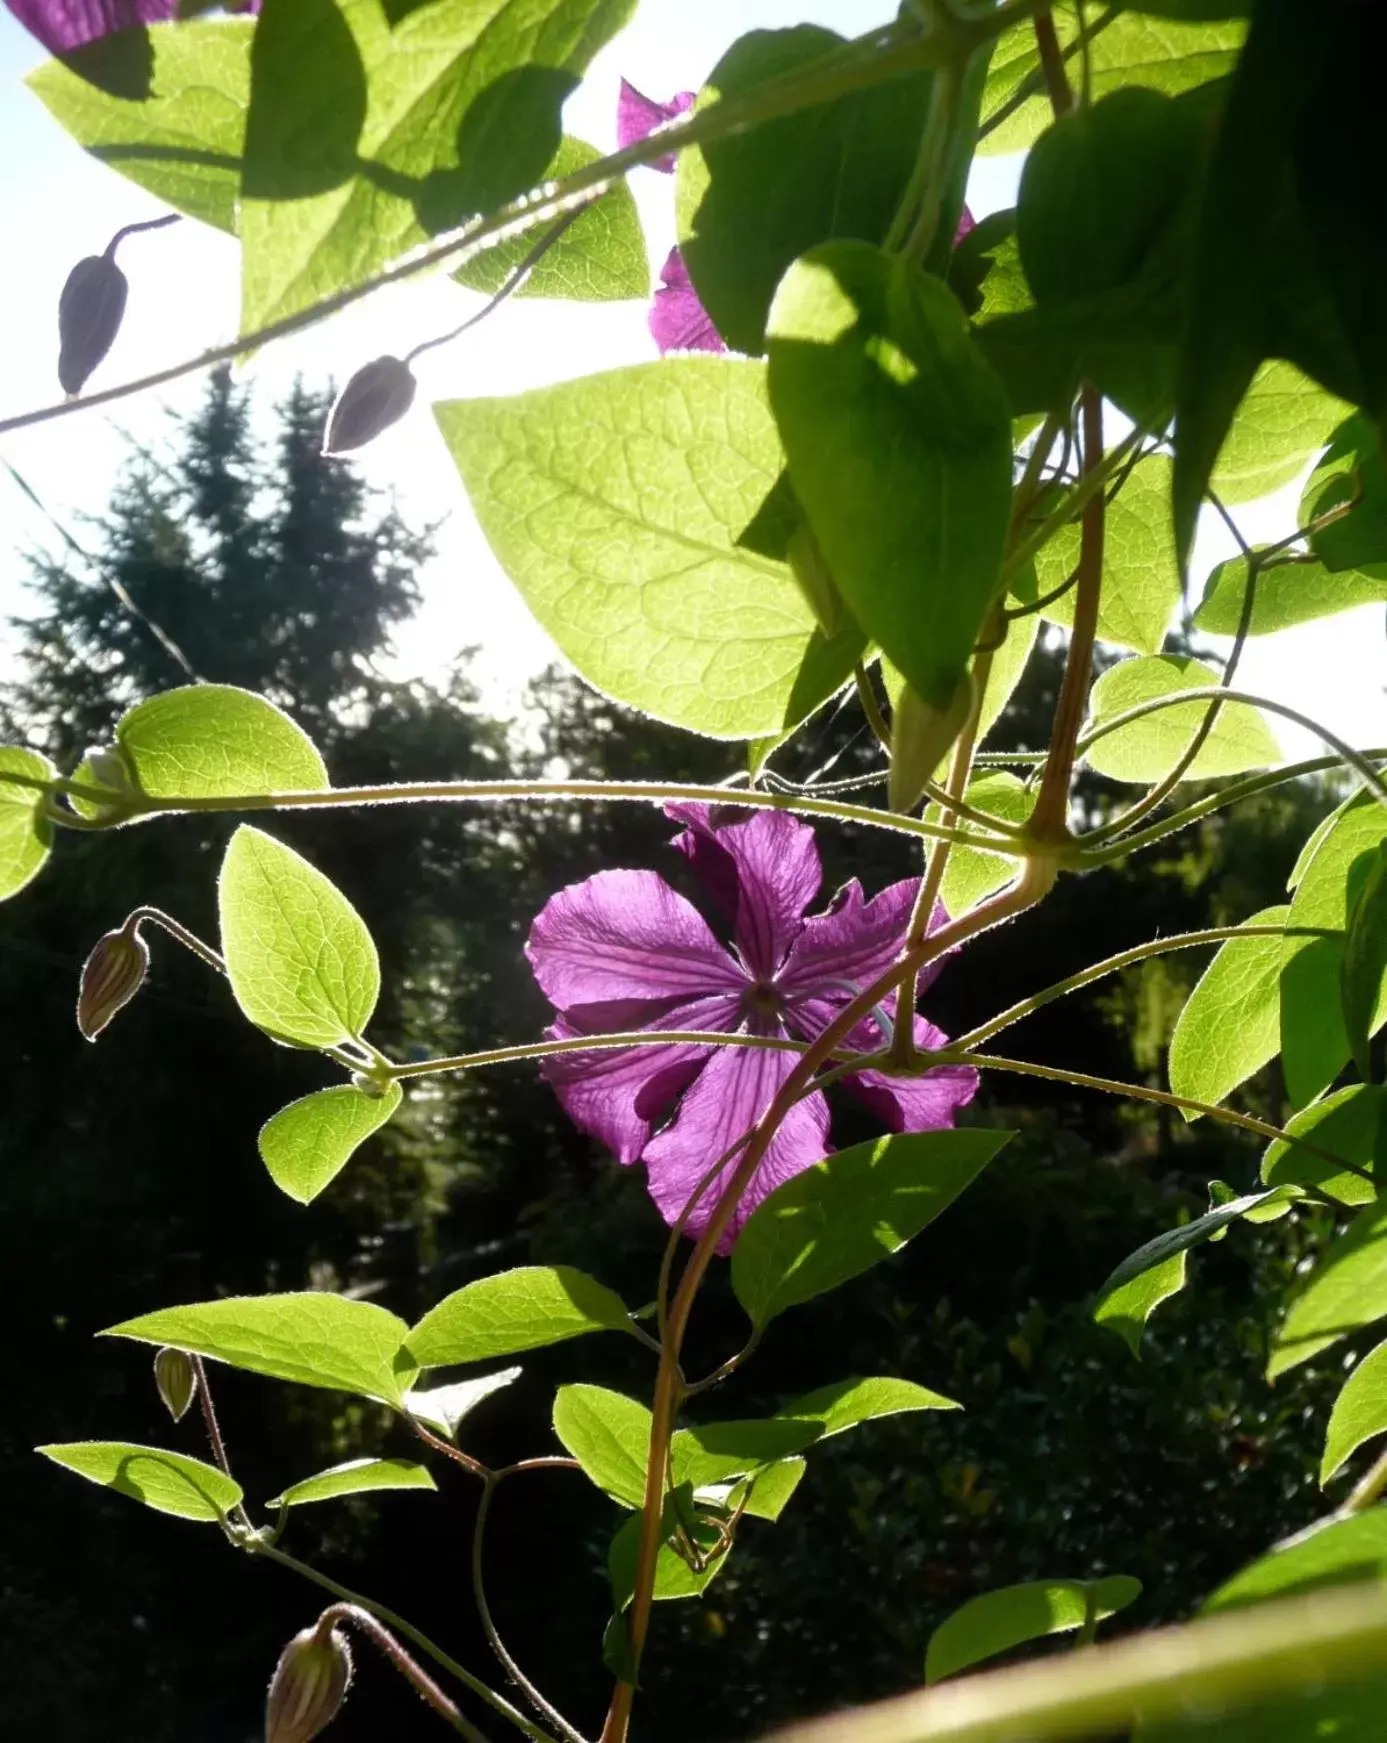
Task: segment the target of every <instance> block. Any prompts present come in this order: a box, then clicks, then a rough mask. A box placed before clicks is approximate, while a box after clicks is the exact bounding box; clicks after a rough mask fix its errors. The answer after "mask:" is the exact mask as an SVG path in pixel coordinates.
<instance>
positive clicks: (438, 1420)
mask: <svg viewBox="0 0 1387 1743" xmlns="http://www.w3.org/2000/svg"><path fill="white" fill-rule="evenodd" d="M520 1373H521V1370H520V1369H519V1368H502V1369H500V1370H499V1372H497V1373H495V1374H483V1375H481V1376H480V1377H479V1378H477V1379H475V1380H458V1381H456V1382H455V1383H454V1384H453V1385H451V1386H432V1387H430V1388H429V1390H428V1391H426V1392H419V1391H415V1390H413V1389H411V1390H410V1391H408V1392H406V1393H405V1397H404V1409H405V1413H406V1414H407V1415H409V1416H417V1417H418V1418H419V1420H420V1421H421V1422H426V1423H428V1425H429V1426H430V1427H431V1428H436V1429H437V1430H438V1432H439V1433H440V1434H443V1435H446V1436H447V1437H448V1439H449V1440H452V1439H454V1438H455V1437H456V1435H457V1431H458V1424H459V1423H460V1422H461V1421H462V1420H463V1419H464V1418H465V1417H467V1416H470V1415H471V1413H472V1412H473V1411H474V1410H475V1409H476V1408H477V1406H478V1405H479V1404H480V1403H482V1401H483V1400H484V1399H487V1398H490V1397H491V1395H492V1393H493V1392H499V1391H500V1390H501V1389H502V1387H504V1386H509V1385H511V1384H512V1382H514V1381H516V1380H518V1379H519V1378H520Z"/></svg>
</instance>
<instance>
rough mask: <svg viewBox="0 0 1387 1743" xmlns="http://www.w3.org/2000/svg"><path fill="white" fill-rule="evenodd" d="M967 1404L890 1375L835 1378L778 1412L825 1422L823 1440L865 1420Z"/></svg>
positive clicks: (960, 1406) (956, 1408)
mask: <svg viewBox="0 0 1387 1743" xmlns="http://www.w3.org/2000/svg"><path fill="white" fill-rule="evenodd" d="M962 1408H963V1406H962V1405H961V1404H957V1403H955V1402H954V1400H953V1399H952V1398H945V1397H944V1396H943V1394H942V1393H939V1392H931V1391H930V1390H929V1388H928V1387H927V1386H917V1385H916V1383H915V1382H914V1381H913V1380H901V1379H896V1378H894V1377H892V1376H889V1375H883V1376H881V1377H880V1378H877V1379H872V1380H834V1381H833V1382H832V1383H831V1384H830V1385H827V1386H820V1387H819V1388H818V1389H817V1390H816V1391H813V1392H806V1393H805V1395H804V1396H803V1397H802V1398H794V1399H791V1401H790V1402H789V1403H788V1404H782V1405H781V1407H780V1409H779V1411H778V1412H777V1415H779V1416H783V1417H787V1418H789V1419H791V1420H793V1421H796V1422H803V1421H812V1422H818V1423H820V1424H822V1433H821V1435H820V1439H822V1440H827V1439H828V1438H829V1436H830V1435H834V1434H842V1433H843V1432H844V1431H845V1430H846V1429H849V1428H856V1427H857V1426H858V1425H859V1424H860V1423H863V1422H876V1421H877V1420H878V1419H879V1418H881V1417H883V1416H900V1415H902V1414H903V1413H905V1412H907V1411H912V1410H961V1409H962Z"/></svg>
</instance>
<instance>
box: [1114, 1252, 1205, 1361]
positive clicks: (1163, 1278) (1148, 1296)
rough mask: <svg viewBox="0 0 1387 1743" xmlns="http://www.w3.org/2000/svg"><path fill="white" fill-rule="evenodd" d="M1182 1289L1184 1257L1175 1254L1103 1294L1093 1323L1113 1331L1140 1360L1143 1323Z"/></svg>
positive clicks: (1144, 1326) (1144, 1328)
mask: <svg viewBox="0 0 1387 1743" xmlns="http://www.w3.org/2000/svg"><path fill="white" fill-rule="evenodd" d="M1184 1287H1185V1255H1184V1252H1183V1251H1178V1252H1175V1253H1172V1254H1171V1256H1170V1258H1168V1259H1165V1260H1162V1262H1161V1263H1160V1264H1159V1265H1153V1266H1151V1267H1150V1269H1149V1270H1145V1271H1141V1272H1138V1274H1137V1275H1136V1276H1135V1277H1132V1278H1131V1279H1129V1281H1128V1282H1126V1283H1123V1284H1120V1285H1119V1286H1118V1287H1117V1288H1116V1289H1113V1290H1111V1291H1109V1292H1108V1293H1107V1294H1105V1295H1104V1296H1103V1299H1102V1300H1101V1301H1100V1302H1099V1304H1098V1306H1097V1307H1095V1308H1094V1310H1093V1317H1094V1320H1095V1322H1096V1323H1097V1324H1098V1325H1105V1326H1107V1328H1108V1330H1109V1331H1115V1332H1116V1333H1117V1335H1118V1336H1119V1337H1120V1338H1121V1339H1122V1341H1123V1343H1125V1344H1126V1346H1127V1348H1128V1349H1129V1350H1130V1351H1131V1352H1132V1354H1133V1355H1134V1356H1135V1357H1136V1358H1137V1359H1138V1360H1140V1359H1141V1334H1142V1332H1144V1331H1145V1330H1146V1322H1147V1320H1148V1319H1150V1317H1151V1315H1152V1314H1153V1313H1154V1312H1155V1311H1156V1309H1157V1308H1158V1307H1159V1306H1160V1305H1161V1303H1162V1302H1163V1301H1169V1300H1170V1298H1171V1296H1172V1295H1178V1294H1179V1293H1180V1291H1181V1290H1182V1289H1183V1288H1184Z"/></svg>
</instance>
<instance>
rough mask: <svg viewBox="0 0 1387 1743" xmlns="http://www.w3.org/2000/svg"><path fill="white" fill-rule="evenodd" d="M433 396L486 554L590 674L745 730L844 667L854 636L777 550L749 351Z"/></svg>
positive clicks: (665, 708)
mask: <svg viewBox="0 0 1387 1743" xmlns="http://www.w3.org/2000/svg"><path fill="white" fill-rule="evenodd" d="M434 411H435V414H436V416H437V418H438V424H439V428H440V429H441V430H442V432H443V437H444V440H445V441H446V442H447V444H448V447H449V448H450V450H451V451H452V455H453V459H454V460H455V461H456V463H457V467H458V471H459V472H460V473H461V474H462V481H463V483H464V485H465V486H466V487H467V492H468V494H469V496H470V497H471V499H472V506H473V508H474V509H475V510H476V514H477V518H478V520H479V521H480V522H481V526H482V531H483V532H484V533H485V534H486V537H487V540H488V542H489V543H490V545H491V548H492V550H493V551H495V553H496V555H497V558H498V559H499V560H500V562H501V565H502V567H503V568H504V569H505V570H506V573H507V574H508V575H509V576H510V578H511V580H512V581H513V582H514V583H515V585H516V587H517V588H518V589H519V591H520V593H521V595H522V596H523V597H524V600H525V603H526V604H527V605H528V606H529V608H530V610H531V611H532V612H533V613H534V614H535V616H536V617H537V618H538V620H539V622H540V623H541V624H542V625H543V626H544V628H545V629H546V630H548V632H549V634H550V635H552V636H553V638H554V640H555V641H556V642H557V643H558V645H559V647H560V648H561V650H562V651H563V653H564V654H565V656H566V657H567V658H568V659H569V660H571V661H572V663H573V665H574V666H576V667H577V669H578V671H579V672H581V673H582V675H583V677H585V678H586V679H587V680H588V682H589V683H591V684H594V685H596V687H597V688H598V689H600V690H603V691H605V692H606V693H607V694H608V695H610V696H613V697H615V698H616V700H617V701H619V702H624V703H626V704H627V705H628V706H630V707H633V708H639V709H642V710H643V711H644V712H646V713H647V714H653V715H655V716H656V717H657V718H658V719H661V720H667V721H669V722H671V723H672V724H674V725H676V726H684V727H687V728H688V729H689V730H690V731H693V732H701V733H706V734H707V735H709V736H710V737H713V738H757V737H760V736H761V735H763V734H769V733H776V732H781V731H783V730H784V729H785V728H786V727H790V726H794V725H797V724H798V722H799V721H801V720H802V719H804V718H805V716H806V715H808V714H810V713H812V712H813V710H814V709H815V708H816V707H818V705H819V704H820V703H821V702H823V701H824V700H825V699H826V698H827V697H829V696H830V695H832V694H833V692H834V691H835V690H836V689H837V688H838V687H839V686H840V685H841V684H842V683H843V682H844V680H845V679H846V678H848V677H849V676H850V675H851V672H852V668H853V664H854V662H855V661H856V659H857V658H858V657H859V656H860V654H861V652H862V641H861V638H860V636H858V635H855V634H851V633H849V634H845V635H844V636H841V637H839V638H837V639H836V640H835V642H833V643H828V642H826V641H825V639H824V637H823V635H822V633H821V632H820V631H819V630H818V628H817V626H816V623H815V619H814V613H813V610H812V608H811V607H810V605H809V603H808V601H807V600H806V599H805V597H804V595H803V594H802V593H801V591H800V589H799V587H798V585H797V584H796V582H795V579H794V576H793V575H792V573H791V571H790V567H789V564H788V562H786V561H785V560H784V559H785V551H786V547H787V545H788V541H789V537H790V534H791V532H792V531H793V527H792V526H790V525H788V524H786V523H785V521H784V517H783V515H781V514H780V513H779V512H778V511H779V506H780V503H781V501H782V498H783V491H778V490H777V483H778V481H779V479H780V477H781V474H782V472H783V470H784V453H783V451H782V449H781V446H780V439H779V437H778V436H777V434H776V429H775V424H774V421H773V419H772V417H771V414H770V407H769V405H768V404H767V402H766V386H765V371H764V369H763V368H761V367H760V366H758V365H754V364H750V363H744V362H740V361H738V360H736V359H733V358H725V357H678V358H674V357H670V358H666V359H665V360H664V361H663V362H661V363H654V364H643V365H641V366H639V367H637V368H635V369H623V370H617V371H614V372H613V373H611V374H607V375H597V376H590V377H588V378H587V379H586V380H582V381H573V382H567V383H564V384H563V385H562V386H559V387H550V388H543V389H541V390H539V391H538V392H536V393H527V394H522V395H520V396H519V397H518V398H515V399H494V400H454V401H450V402H445V403H444V404H441V405H438V406H435V408H434ZM768 523H773V524H768ZM764 553H769V554H764ZM815 650H820V651H821V652H822V653H823V655H824V656H825V657H824V658H823V659H821V660H818V661H812V660H811V659H810V658H809V656H811V655H813V654H814V652H815Z"/></svg>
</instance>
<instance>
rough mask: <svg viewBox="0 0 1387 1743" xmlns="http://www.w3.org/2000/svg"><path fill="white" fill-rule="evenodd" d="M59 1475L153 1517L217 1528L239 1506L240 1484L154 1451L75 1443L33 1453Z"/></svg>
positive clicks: (123, 1444) (198, 1463) (210, 1468)
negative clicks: (72, 1475)
mask: <svg viewBox="0 0 1387 1743" xmlns="http://www.w3.org/2000/svg"><path fill="white" fill-rule="evenodd" d="M34 1451H35V1452H41V1453H42V1454H43V1456H44V1457H45V1458H46V1459H52V1461H53V1463H54V1464H55V1465H61V1466H62V1467H63V1469H64V1470H68V1471H76V1473H77V1475H78V1476H79V1477H85V1478H86V1479H87V1481H88V1482H89V1483H100V1484H101V1485H102V1487H103V1488H107V1489H114V1490H115V1491H116V1493H117V1494H118V1495H128V1496H129V1497H130V1499H131V1500H132V1501H143V1502H144V1504H145V1506H146V1507H153V1508H154V1510H155V1512H157V1513H172V1514H174V1515H175V1516H176V1517H177V1518H179V1519H200V1520H203V1521H205V1522H206V1523H208V1524H210V1525H219V1524H220V1523H221V1521H222V1519H223V1517H224V1516H225V1515H226V1514H227V1513H229V1512H230V1511H231V1509H232V1508H233V1507H235V1506H236V1505H237V1504H238V1502H239V1501H240V1500H241V1495H242V1490H241V1485H240V1484H239V1483H236V1482H233V1481H232V1480H231V1478H230V1477H228V1476H227V1475H225V1473H224V1472H222V1471H219V1470H218V1469H217V1467H216V1466H215V1465H206V1464H204V1463H203V1462H202V1460H201V1459H189V1458H184V1456H183V1454H182V1453H173V1452H165V1451H164V1449H163V1448H162V1447H157V1446H132V1445H131V1444H130V1443H129V1442H127V1441H123V1440H76V1441H71V1442H69V1443H68V1444H67V1445H66V1446H40V1447H35V1448H34Z"/></svg>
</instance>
